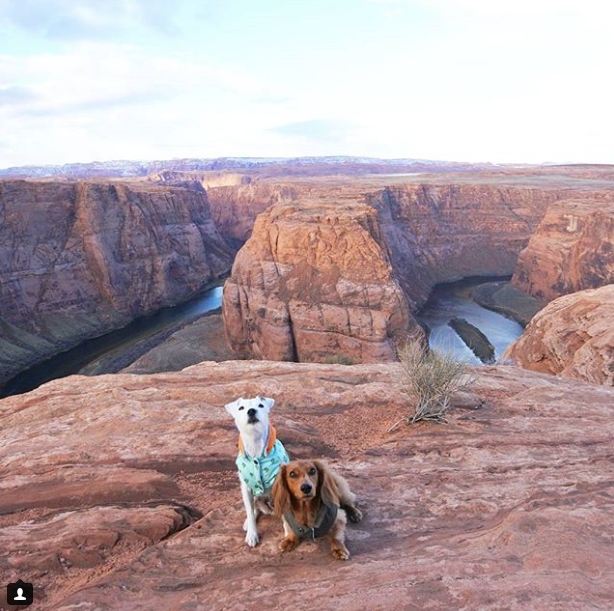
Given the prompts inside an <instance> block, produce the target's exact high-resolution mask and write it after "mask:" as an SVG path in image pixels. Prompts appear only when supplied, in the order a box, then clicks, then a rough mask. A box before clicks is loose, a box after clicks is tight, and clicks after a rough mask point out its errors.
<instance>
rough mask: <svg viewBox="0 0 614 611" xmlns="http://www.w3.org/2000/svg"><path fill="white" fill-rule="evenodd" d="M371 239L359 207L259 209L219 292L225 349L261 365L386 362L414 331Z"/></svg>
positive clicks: (374, 233) (372, 221)
mask: <svg viewBox="0 0 614 611" xmlns="http://www.w3.org/2000/svg"><path fill="white" fill-rule="evenodd" d="M379 238H380V236H379V227H378V223H377V214H376V211H375V210H374V209H373V208H371V207H370V206H367V205H365V204H358V203H356V202H352V203H350V204H344V203H341V202H338V203H336V204H334V205H327V204H326V203H322V202H321V201H318V200H315V201H313V200H302V201H301V203H300V206H298V205H296V206H295V205H290V204H279V205H275V206H273V207H271V208H269V209H268V211H267V212H266V213H264V214H261V215H260V216H259V217H258V218H257V219H256V223H255V225H254V230H253V234H252V236H251V238H250V239H249V240H248V241H247V243H246V244H245V245H244V246H243V248H242V249H241V250H240V251H239V253H238V254H237V257H236V259H235V262H234V264H233V268H232V274H231V276H230V278H229V279H228V280H227V281H226V284H225V286H224V296H223V307H222V312H223V316H224V325H225V330H226V335H227V338H228V342H229V345H230V347H231V348H232V349H233V350H234V351H235V352H236V353H238V354H239V355H241V356H243V357H247V358H259V359H267V360H290V361H311V362H323V361H326V360H327V359H330V358H347V359H351V360H354V361H358V362H374V361H385V360H391V359H393V358H394V340H395V338H397V337H400V336H401V334H403V333H405V332H407V330H408V329H411V331H412V332H413V333H414V334H416V335H417V336H421V335H422V331H421V329H420V327H419V326H418V324H417V323H416V322H415V321H414V320H413V318H412V317H411V315H410V313H409V307H408V303H407V300H406V298H405V295H404V294H403V291H402V290H401V287H400V286H399V284H398V283H397V282H396V280H395V278H394V274H393V270H392V267H391V265H390V262H389V259H388V256H387V253H386V251H385V245H384V244H383V243H382V242H381V239H379Z"/></svg>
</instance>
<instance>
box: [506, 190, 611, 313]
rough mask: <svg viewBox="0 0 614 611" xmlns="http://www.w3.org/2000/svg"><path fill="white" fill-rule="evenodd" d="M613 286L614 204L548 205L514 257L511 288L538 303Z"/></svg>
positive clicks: (600, 200) (607, 200) (604, 200)
mask: <svg viewBox="0 0 614 611" xmlns="http://www.w3.org/2000/svg"><path fill="white" fill-rule="evenodd" d="M611 283H614V199H613V198H612V196H611V195H607V194H603V195H602V196H601V197H597V196H593V197H591V198H590V199H566V200H563V201H559V202H556V203H555V204H553V205H552V206H550V207H549V208H548V210H547V212H546V214H545V216H544V218H543V219H542V221H541V222H540V224H539V226H538V227H537V229H536V230H535V232H534V234H533V235H532V236H531V239H530V240H529V244H528V246H527V247H526V249H524V250H523V251H522V252H521V253H520V256H519V258H518V263H517V265H516V269H515V271H514V276H513V278H512V284H513V285H514V286H516V287H517V288H519V289H521V290H523V291H524V292H525V293H528V294H530V295H533V296H534V297H537V298H538V299H543V300H546V301H551V300H552V299H556V298H557V297H560V296H561V295H566V294H568V293H574V292H575V291H581V290H583V289H589V288H597V287H600V286H604V285H606V284H611Z"/></svg>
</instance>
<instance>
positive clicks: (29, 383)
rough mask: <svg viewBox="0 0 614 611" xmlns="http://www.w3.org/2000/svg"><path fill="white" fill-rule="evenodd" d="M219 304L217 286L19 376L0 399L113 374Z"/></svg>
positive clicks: (11, 381)
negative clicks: (56, 382) (80, 376)
mask: <svg viewBox="0 0 614 611" xmlns="http://www.w3.org/2000/svg"><path fill="white" fill-rule="evenodd" d="M221 304H222V287H221V286H217V287H215V288H211V289H209V290H207V291H204V292H202V293H200V294H199V295H197V296H196V297H193V298H192V299H190V300H189V301H186V302H184V303H182V304H180V305H177V306H174V307H169V308H163V309H162V310H160V311H158V312H156V313H155V314H151V315H150V316H142V317H140V318H137V319H136V320H134V321H133V322H131V323H130V324H129V325H127V326H126V327H123V328H121V329H118V330H117V331H112V332H111V333H107V334H106V335H101V336H100V337H96V338H94V339H88V340H87V341H84V342H82V343H81V344H79V345H78V346H75V347H74V348H71V349H70V350H67V351H66V352H62V353H61V354H57V355H55V356H53V357H51V358H50V359H48V360H46V361H44V362H42V363H40V364H39V365H35V366H33V367H31V368H30V369H28V370H26V371H23V372H21V373H20V374H18V375H17V376H15V377H14V378H12V379H11V380H9V381H8V382H7V383H6V384H5V385H4V387H0V398H2V397H8V396H10V395H18V394H21V393H24V392H28V391H29V390H33V389H34V388H37V387H38V386H40V385H41V384H44V383H45V382H49V381H50V380H53V379H55V378H63V377H65V376H68V375H71V374H75V373H84V374H88V375H92V374H102V373H115V372H117V371H118V370H119V369H122V368H123V367H127V366H128V365H129V364H130V363H131V362H132V361H133V360H135V359H136V358H137V357H138V356H140V353H142V350H141V351H139V350H138V347H139V346H142V347H144V346H147V342H148V340H149V341H152V340H153V339H154V338H155V337H159V336H160V335H162V336H163V335H164V333H165V332H168V333H169V334H170V333H171V332H173V331H174V330H175V329H177V328H178V326H180V325H182V324H183V323H187V322H190V321H191V320H194V319H196V318H198V317H199V316H201V315H202V314H205V313H207V312H210V311H212V310H215V309H217V308H219V307H220V306H221ZM135 350H136V352H135ZM131 353H134V358H130V354H131Z"/></svg>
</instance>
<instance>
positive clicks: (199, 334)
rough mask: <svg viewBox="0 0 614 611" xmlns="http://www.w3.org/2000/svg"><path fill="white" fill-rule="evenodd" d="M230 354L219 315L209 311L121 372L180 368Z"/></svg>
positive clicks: (231, 354)
mask: <svg viewBox="0 0 614 611" xmlns="http://www.w3.org/2000/svg"><path fill="white" fill-rule="evenodd" d="M233 358H234V357H233V353H232V351H231V350H230V348H229V347H228V345H227V343H226V340H225V337H224V322H223V320H222V315H221V314H208V315H205V316H202V317H201V318H199V319H197V320H196V321H194V322H192V323H190V324H187V325H185V326H184V327H182V328H181V329H179V330H178V331H176V332H175V333H173V334H172V335H171V336H170V337H169V338H168V339H166V340H165V341H163V342H161V343H160V344H158V345H157V346H155V347H154V348H152V349H151V350H149V351H148V352H146V353H145V354H144V355H143V356H141V357H139V358H138V359H136V360H135V361H134V363H132V364H131V365H129V366H128V367H126V368H125V369H123V370H122V371H123V373H139V374H142V373H158V372H161V371H180V370H181V369H184V368H185V367H189V366H190V365H196V364H197V363H201V362H202V361H227V360H231V359H233Z"/></svg>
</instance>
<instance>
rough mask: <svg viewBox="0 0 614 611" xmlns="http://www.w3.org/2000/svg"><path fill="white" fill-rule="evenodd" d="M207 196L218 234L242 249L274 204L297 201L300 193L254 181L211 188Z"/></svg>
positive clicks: (280, 186) (286, 187)
mask: <svg viewBox="0 0 614 611" xmlns="http://www.w3.org/2000/svg"><path fill="white" fill-rule="evenodd" d="M243 178H244V179H245V178H246V177H243ZM219 182H221V180H220V181H219ZM212 184H214V185H215V184H216V183H215V182H213V183H212ZM207 195H208V199H209V205H210V206H211V215H212V217H213V219H214V221H215V225H216V227H217V228H218V231H219V232H220V233H221V234H222V235H223V236H224V237H225V238H226V239H227V240H228V241H229V242H230V243H232V244H235V245H236V247H237V249H238V248H239V247H240V246H242V245H243V243H244V242H245V241H246V240H247V238H248V237H249V236H250V235H251V232H252V228H253V226H254V222H255V221H256V217H257V216H258V215H259V214H260V213H261V212H264V211H265V210H266V209H267V208H268V207H269V206H272V205H273V204H277V203H282V202H291V201H293V200H294V199H296V198H297V197H298V189H297V188H296V187H294V186H293V185H290V184H283V183H268V182H258V181H254V182H248V183H243V184H240V185H228V184H227V185H221V186H211V187H209V188H208V189H207Z"/></svg>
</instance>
